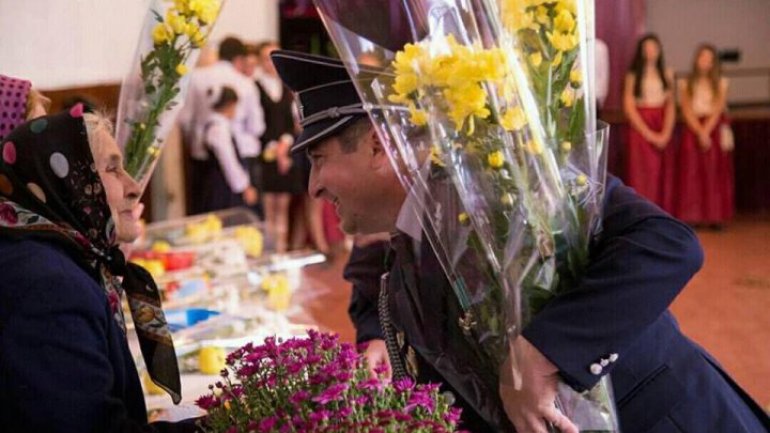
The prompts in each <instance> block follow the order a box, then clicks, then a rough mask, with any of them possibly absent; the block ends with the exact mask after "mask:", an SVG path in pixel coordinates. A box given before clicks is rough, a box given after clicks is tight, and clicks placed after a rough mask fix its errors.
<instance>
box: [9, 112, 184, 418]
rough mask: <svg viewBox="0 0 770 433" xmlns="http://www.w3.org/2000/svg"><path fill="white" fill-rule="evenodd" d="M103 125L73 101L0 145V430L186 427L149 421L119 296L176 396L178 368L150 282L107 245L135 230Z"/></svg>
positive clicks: (127, 189)
mask: <svg viewBox="0 0 770 433" xmlns="http://www.w3.org/2000/svg"><path fill="white" fill-rule="evenodd" d="M110 132H111V126H110V124H109V122H108V121H106V120H105V119H103V118H100V117H99V116H96V115H93V114H85V115H83V113H82V107H81V106H76V107H74V108H73V109H72V110H70V112H64V113H62V114H58V115H54V116H45V117H40V118H37V119H36V120H33V121H31V122H28V123H26V124H24V125H21V126H19V127H17V128H16V129H15V130H14V131H13V132H12V133H11V134H10V135H9V136H7V137H6V138H5V139H4V140H3V141H0V147H2V149H0V150H1V157H0V269H2V278H0V389H2V392H0V425H2V426H3V429H4V431H5V429H7V431H41V432H42V431H45V432H118V431H120V432H128V431H142V432H145V431H194V430H195V426H194V423H193V422H191V421H188V422H186V423H180V424H147V415H146V408H145V403H144V398H143V395H142V389H141V386H140V382H139V377H138V375H137V371H136V367H135V365H134V361H133V357H132V356H131V353H130V352H129V348H128V343H127V340H126V329H125V324H124V318H123V310H122V308H121V297H122V295H123V293H125V294H126V296H127V298H128V301H129V305H130V307H131V313H132V317H133V321H134V324H135V326H136V332H137V335H138V337H139V341H140V346H141V349H142V354H143V355H144V359H145V363H146V364H147V366H148V371H149V374H150V377H151V378H152V379H153V380H154V381H155V383H156V384H158V385H159V386H160V387H162V388H163V389H165V390H167V391H168V392H169V394H171V396H172V398H173V399H174V401H175V402H178V401H179V399H180V396H179V391H180V385H179V371H178V367H177V363H176V357H175V355H174V348H173V345H172V342H171V338H170V334H169V332H168V328H167V326H166V322H165V318H164V316H163V312H162V310H161V308H160V298H159V294H158V291H157V287H156V286H155V284H154V282H153V281H152V278H151V277H150V276H149V274H147V272H146V271H144V270H143V269H141V268H139V267H137V266H135V265H130V264H126V261H125V259H124V257H123V255H122V254H121V252H120V250H119V249H118V248H117V246H116V243H117V242H118V241H119V240H130V239H132V238H134V237H135V236H136V233H134V231H135V228H136V224H135V217H134V212H133V210H134V208H135V207H136V203H137V201H138V199H139V187H138V186H137V184H136V183H135V182H134V180H133V179H132V178H131V177H130V176H129V175H128V174H127V173H126V172H125V171H124V170H123V167H122V157H121V153H120V151H119V149H118V147H117V144H116V143H115V141H114V140H113V139H112V137H111V134H110ZM119 277H122V279H121V278H119Z"/></svg>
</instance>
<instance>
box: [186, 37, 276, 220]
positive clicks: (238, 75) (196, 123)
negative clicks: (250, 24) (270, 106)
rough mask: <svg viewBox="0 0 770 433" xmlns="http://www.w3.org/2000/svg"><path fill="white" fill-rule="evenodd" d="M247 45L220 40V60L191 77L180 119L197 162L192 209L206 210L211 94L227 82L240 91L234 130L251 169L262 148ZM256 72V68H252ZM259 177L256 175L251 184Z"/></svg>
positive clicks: (261, 119) (261, 122)
mask: <svg viewBox="0 0 770 433" xmlns="http://www.w3.org/2000/svg"><path fill="white" fill-rule="evenodd" d="M246 54H247V53H246V47H245V45H244V44H243V42H241V40H240V39H238V38H234V37H227V38H225V39H224V40H223V41H222V42H221V43H220V44H219V61H218V62H217V63H215V64H213V65H211V66H207V67H204V68H201V69H198V70H195V71H194V72H193V73H192V76H191V77H190V88H189V91H188V94H187V99H186V101H185V105H184V108H183V109H182V112H181V113H180V115H179V122H180V124H181V126H182V132H183V134H184V137H185V142H186V143H187V144H188V146H189V151H190V156H191V158H192V161H193V164H192V169H191V173H190V176H188V178H189V179H190V182H191V183H192V186H191V194H192V197H190V200H191V203H192V206H191V210H192V213H200V212H203V202H202V201H201V200H200V196H199V194H200V191H202V190H203V185H202V184H201V182H202V176H201V175H200V172H198V169H201V168H202V167H203V166H205V165H206V164H205V161H206V159H207V158H208V151H207V150H206V147H205V137H204V127H205V125H206V119H207V118H208V117H209V115H210V114H211V108H210V107H211V104H212V102H214V101H211V95H212V94H214V93H215V92H218V90H219V89H221V88H222V87H223V86H228V87H231V88H232V89H233V90H235V93H236V94H237V95H238V105H237V108H236V112H235V117H234V118H233V119H232V121H231V126H232V134H233V137H234V139H235V143H236V145H237V147H238V153H239V155H240V157H241V158H243V160H244V161H245V162H246V165H247V167H248V170H247V171H248V172H249V173H251V169H252V167H253V166H255V165H256V159H257V157H258V156H259V152H260V142H259V136H260V135H262V133H263V132H264V130H265V121H264V116H263V113H262V107H261V106H260V104H259V94H258V93H257V88H256V87H255V86H254V83H253V82H252V81H251V79H250V78H247V76H246V74H247V73H248V70H247V69H248V65H247V58H246ZM252 72H253V71H252ZM254 182H255V179H253V178H252V180H251V184H254Z"/></svg>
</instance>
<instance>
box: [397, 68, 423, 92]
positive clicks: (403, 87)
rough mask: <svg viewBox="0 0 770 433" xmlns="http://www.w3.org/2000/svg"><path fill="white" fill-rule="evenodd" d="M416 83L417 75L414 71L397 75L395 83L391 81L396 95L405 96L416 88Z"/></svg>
mask: <svg viewBox="0 0 770 433" xmlns="http://www.w3.org/2000/svg"><path fill="white" fill-rule="evenodd" d="M418 83H419V82H418V80H417V75H416V74H414V73H411V72H409V73H406V74H403V75H398V76H397V77H396V81H395V83H393V90H395V92H396V94H397V95H399V96H401V97H405V96H408V95H409V94H411V93H412V92H414V91H415V90H417V85H418Z"/></svg>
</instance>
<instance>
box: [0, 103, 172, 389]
mask: <svg viewBox="0 0 770 433" xmlns="http://www.w3.org/2000/svg"><path fill="white" fill-rule="evenodd" d="M0 236H9V237H15V238H36V239H43V240H46V241H50V242H55V243H57V244H59V245H62V246H64V247H65V248H66V249H67V250H68V251H70V252H72V253H73V256H74V257H75V258H76V259H78V262H79V263H81V266H84V267H85V268H87V270H88V271H89V272H90V273H91V274H92V275H94V276H95V278H96V279H97V281H99V282H100V284H101V285H102V287H103V288H104V290H105V294H106V296H107V301H108V304H109V305H110V308H111V309H112V312H113V317H114V319H115V321H116V322H117V323H118V325H119V326H120V327H121V328H122V329H123V330H124V331H125V322H124V319H123V310H122V308H121V302H120V300H121V297H122V294H123V291H124V290H123V289H125V293H126V295H127V298H128V301H129V307H130V309H131V313H132V317H133V319H134V324H135V325H136V327H135V328H136V331H137V335H138V336H139V343H140V347H141V349H142V355H143V356H144V359H145V364H146V365H147V367H148V371H149V373H150V376H151V377H152V379H153V380H154V381H155V382H156V383H157V384H158V385H159V386H161V387H162V388H164V389H166V390H167V391H168V392H169V394H171V397H172V399H173V400H174V402H175V403H176V402H178V401H179V400H180V399H181V396H180V382H179V369H178V365H177V361H176V355H175V353H174V347H173V343H172V341H171V334H170V333H169V331H168V326H167V324H166V320H165V316H164V314H163V310H162V309H161V307H160V294H159V292H158V289H157V286H156V285H155V282H154V281H153V280H152V277H151V276H150V275H149V274H148V273H147V271H145V270H144V269H142V268H140V267H139V266H136V265H133V264H127V263H126V261H125V258H124V257H123V255H122V253H121V252H120V250H119V249H118V247H117V246H116V245H115V243H116V239H115V236H116V233H115V224H114V222H113V220H112V216H111V214H110V209H109V205H108V204H107V197H106V194H105V191H104V187H103V184H102V182H101V179H100V177H99V173H98V172H97V169H96V165H95V163H94V159H93V156H92V154H91V148H90V146H89V144H88V135H87V133H86V128H85V124H84V122H83V108H82V106H81V105H76V106H75V107H73V108H72V109H71V110H70V111H69V112H63V113H60V114H57V115H52V116H45V117H41V118H38V119H35V120H32V121H30V122H28V123H26V124H24V125H22V126H20V127H18V128H16V129H15V130H14V131H13V133H11V134H10V135H9V136H8V137H6V138H5V139H4V140H2V141H0ZM116 276H122V277H123V280H122V281H121V280H120V279H119V278H117V277H116Z"/></svg>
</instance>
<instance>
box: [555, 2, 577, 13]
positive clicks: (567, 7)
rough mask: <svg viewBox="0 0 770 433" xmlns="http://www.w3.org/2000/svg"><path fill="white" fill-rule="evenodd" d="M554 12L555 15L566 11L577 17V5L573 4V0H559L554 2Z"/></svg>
mask: <svg viewBox="0 0 770 433" xmlns="http://www.w3.org/2000/svg"><path fill="white" fill-rule="evenodd" d="M554 10H555V11H556V13H557V14H558V13H561V11H568V12H570V13H571V14H572V15H573V16H577V3H575V0H559V1H558V2H556V5H555V6H554Z"/></svg>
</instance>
